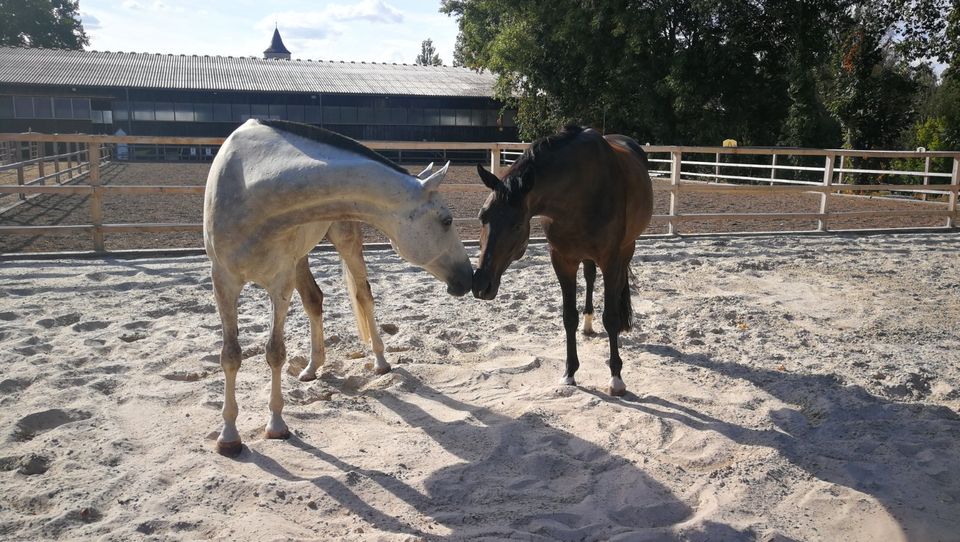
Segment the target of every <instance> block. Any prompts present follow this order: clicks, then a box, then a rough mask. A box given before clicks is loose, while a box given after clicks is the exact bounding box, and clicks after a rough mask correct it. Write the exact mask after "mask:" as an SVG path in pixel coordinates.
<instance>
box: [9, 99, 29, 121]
mask: <svg viewBox="0 0 960 542" xmlns="http://www.w3.org/2000/svg"><path fill="white" fill-rule="evenodd" d="M13 111H14V113H15V114H16V117H17V118H18V119H32V118H34V115H33V98H31V97H30V96H14V97H13Z"/></svg>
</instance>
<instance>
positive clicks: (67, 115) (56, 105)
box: [53, 98, 73, 119]
mask: <svg viewBox="0 0 960 542" xmlns="http://www.w3.org/2000/svg"><path fill="white" fill-rule="evenodd" d="M53 116H54V117H55V118H58V119H72V118H73V104H72V103H71V102H70V98H54V99H53Z"/></svg>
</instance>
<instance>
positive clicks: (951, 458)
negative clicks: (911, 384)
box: [585, 345, 960, 540]
mask: <svg viewBox="0 0 960 542" xmlns="http://www.w3.org/2000/svg"><path fill="white" fill-rule="evenodd" d="M639 347H640V348H641V349H644V350H646V351H648V352H651V353H654V354H657V355H660V356H665V357H669V358H675V359H676V360H678V361H679V362H681V363H684V364H688V365H690V366H693V367H700V368H701V369H705V370H709V371H713V372H716V373H718V374H721V375H723V376H725V377H728V378H735V379H742V380H746V381H748V382H750V383H751V384H753V385H754V386H756V387H758V388H759V389H762V390H763V391H765V392H766V393H769V394H770V395H772V396H774V397H776V398H777V399H779V400H781V401H783V402H784V403H787V404H789V405H793V406H794V407H793V408H781V409H777V410H773V411H771V412H770V418H771V421H772V422H773V423H774V425H776V428H775V429H748V428H745V427H742V426H740V425H737V424H733V423H730V422H727V421H724V420H721V419H717V418H714V417H711V416H708V415H705V414H703V413H700V412H697V411H696V410H693V409H691V408H689V407H686V406H684V405H680V404H676V403H674V402H671V401H668V400H666V399H662V398H659V397H657V396H655V395H647V396H645V397H643V398H637V396H635V395H634V396H630V395H628V397H627V398H626V399H627V400H624V401H617V403H618V404H622V405H624V406H628V407H631V408H634V409H636V410H638V411H640V412H643V413H646V414H649V415H651V416H657V417H659V418H662V419H672V420H675V421H678V422H680V423H683V424H685V425H687V426H688V427H690V428H692V429H695V430H697V431H716V432H717V433H720V434H721V435H724V436H725V437H727V438H729V439H730V440H732V441H734V442H736V443H738V444H743V445H747V446H763V447H767V448H771V449H774V450H776V451H777V452H778V453H779V454H780V455H782V456H783V457H784V458H786V459H787V460H788V461H790V462H791V463H792V464H793V465H795V466H797V467H799V468H800V469H802V470H803V471H805V472H806V473H808V474H810V475H811V476H813V477H815V478H817V479H820V480H823V481H825V482H829V483H833V484H838V485H841V486H845V487H847V488H850V489H853V490H856V491H859V492H862V493H864V494H867V495H870V496H872V497H873V498H875V499H876V500H877V501H878V502H879V503H880V504H882V505H883V506H884V507H885V508H886V510H887V511H888V512H889V514H890V515H891V516H892V517H893V518H894V519H895V520H896V521H897V522H898V523H899V524H900V526H901V528H902V529H903V532H904V534H905V536H906V537H907V538H909V539H910V540H948V539H956V536H957V533H958V532H960V530H958V529H960V519H958V516H957V511H958V510H960V416H958V415H957V413H956V412H954V411H953V410H951V409H949V408H947V407H943V406H937V405H929V404H921V403H898V402H893V401H889V400H885V399H883V398H881V397H877V396H875V395H873V394H871V393H869V392H868V391H866V390H864V389H863V388H861V387H859V386H852V385H846V384H844V383H843V382H842V381H841V380H840V379H839V378H837V377H836V376H835V375H829V374H823V375H811V374H795V373H789V372H782V371H776V370H767V369H762V368H757V367H750V366H746V365H743V364H739V363H732V362H722V361H716V360H714V359H711V358H710V357H708V356H706V355H703V354H689V355H688V354H684V353H683V352H680V351H678V350H676V349H674V348H672V347H669V346H663V345H639ZM585 391H587V393H593V392H590V391H588V390H585ZM594 394H595V395H596V396H597V397H600V398H602V399H604V400H611V398H609V397H606V396H604V395H601V394H598V393H594Z"/></svg>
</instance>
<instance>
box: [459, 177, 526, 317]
mask: <svg viewBox="0 0 960 542" xmlns="http://www.w3.org/2000/svg"><path fill="white" fill-rule="evenodd" d="M514 172H515V170H511V173H509V174H508V178H507V179H505V180H504V182H501V181H500V179H499V178H498V177H497V176H496V175H494V174H493V173H490V172H489V171H487V170H486V169H484V168H483V166H480V165H477V173H479V174H480V178H481V180H483V184H485V185H486V186H487V188H489V189H490V190H492V191H493V193H492V194H490V196H489V197H487V201H486V202H485V203H484V204H483V207H482V208H481V209H480V222H481V224H482V226H481V230H480V260H479V262H478V263H477V271H476V272H475V273H474V275H473V295H474V297H477V298H479V299H487V300H490V299H493V298H495V297H497V291H498V290H499V289H500V277H501V276H502V275H503V272H504V271H506V270H507V267H509V266H510V264H511V263H513V262H515V261H517V260H519V259H520V258H521V257H523V254H524V253H525V252H526V251H527V242H528V241H529V239H530V212H529V209H528V205H527V201H526V198H525V196H526V194H527V193H529V191H530V187H531V182H530V181H529V180H526V182H525V180H524V179H523V178H522V177H523V176H522V174H520V173H519V172H518V173H516V178H514V177H513V175H515V173H514Z"/></svg>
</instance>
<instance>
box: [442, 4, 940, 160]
mask: <svg viewBox="0 0 960 542" xmlns="http://www.w3.org/2000/svg"><path fill="white" fill-rule="evenodd" d="M951 6H952V4H951V3H950V2H949V0H805V1H803V2H797V1H795V0H752V1H748V0H727V1H706V0H606V1H603V2H601V1H599V0H554V1H553V2H541V1H538V0H444V1H443V2H442V6H441V11H442V12H445V13H447V14H448V15H451V16H454V17H456V18H457V19H458V22H459V26H460V37H459V42H460V43H461V46H460V47H459V48H458V50H459V51H460V54H462V56H463V63H464V64H465V65H467V66H469V67H472V68H475V69H486V70H490V71H493V72H494V73H496V74H497V75H498V76H499V78H498V85H497V93H498V97H499V98H501V99H503V100H505V101H507V102H509V103H510V105H512V106H514V107H517V109H518V122H519V124H520V127H521V134H522V135H523V136H524V137H525V138H533V137H537V136H540V135H543V134H546V133H551V132H553V131H555V130H556V128H557V127H558V126H559V125H562V124H564V123H569V122H573V123H578V124H583V125H589V126H594V127H596V128H601V129H605V130H606V131H608V132H612V131H617V132H622V133H627V134H631V135H633V136H635V137H637V138H639V139H640V140H642V141H655V142H657V143H662V144H714V145H715V144H718V143H719V142H720V141H721V140H723V139H726V138H733V139H737V140H738V141H739V142H740V143H741V144H746V145H772V144H781V145H796V146H818V147H829V146H835V145H838V144H840V143H841V141H846V142H847V143H848V144H851V145H870V146H875V145H889V144H895V143H896V142H899V138H900V137H901V136H902V134H903V132H904V131H905V130H906V129H908V128H909V127H910V126H912V123H913V121H914V120H915V116H916V110H917V108H916V107H915V100H914V98H915V94H916V93H917V92H918V90H919V85H918V84H916V82H915V81H914V80H913V77H914V73H913V71H912V69H911V68H910V64H911V62H915V61H918V60H923V59H925V58H938V59H941V60H942V59H948V60H950V59H952V58H953V57H952V52H951V51H952V50H953V49H951V46H950V45H949V40H948V39H947V38H948V37H949V36H951V35H952V36H956V34H957V25H956V24H953V25H951V24H950V22H949V20H950V19H949V18H948V17H947V15H950V16H951V17H953V18H956V9H955V8H952V7H951ZM951 32H952V34H951ZM954 49H955V48H954ZM851 51H852V52H851Z"/></svg>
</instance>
